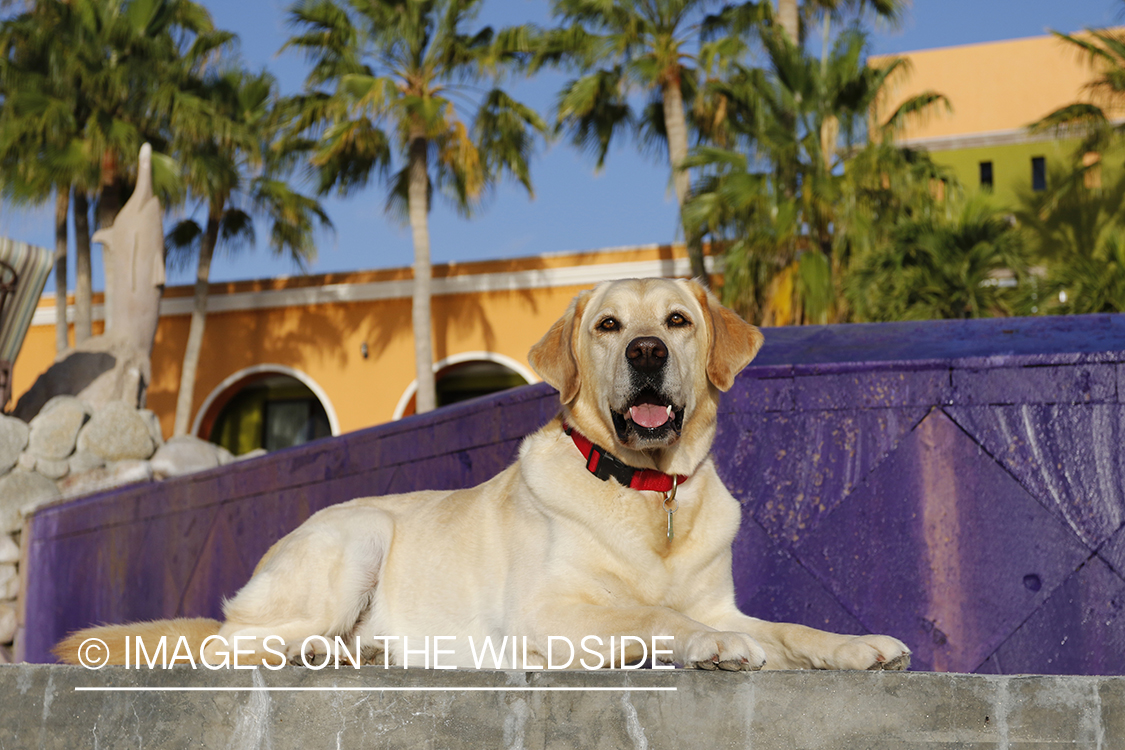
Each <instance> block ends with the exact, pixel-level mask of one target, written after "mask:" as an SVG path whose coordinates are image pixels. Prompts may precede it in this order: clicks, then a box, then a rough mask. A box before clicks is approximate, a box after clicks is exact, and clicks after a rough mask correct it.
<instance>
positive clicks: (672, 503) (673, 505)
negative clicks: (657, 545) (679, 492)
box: [664, 475, 680, 542]
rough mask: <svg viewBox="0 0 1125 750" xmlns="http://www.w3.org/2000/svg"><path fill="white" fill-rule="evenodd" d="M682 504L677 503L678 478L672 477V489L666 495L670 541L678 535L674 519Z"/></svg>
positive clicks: (665, 508) (665, 507)
mask: <svg viewBox="0 0 1125 750" xmlns="http://www.w3.org/2000/svg"><path fill="white" fill-rule="evenodd" d="M679 507H680V504H679V503H678V502H676V476H675V475H673V476H672V489H671V490H669V491H668V492H665V493H664V510H665V512H667V513H668V541H669V542H670V541H672V538H673V537H674V536H675V535H676V532H675V529H674V528H673V525H672V517H673V515H674V514H675V512H676V511H677V510H678V509H679Z"/></svg>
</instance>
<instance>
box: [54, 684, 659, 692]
mask: <svg viewBox="0 0 1125 750" xmlns="http://www.w3.org/2000/svg"><path fill="white" fill-rule="evenodd" d="M677 690H679V688H676V687H555V686H550V687H481V686H467V687H377V686H375V687H268V686H267V687H254V686H247V687H186V686H185V687H75V688H74V692H76V693H79V692H82V693H260V692H272V693H316V692H325V693H338V692H353V693H354V692H380V693H513V692H515V693H529V692H548V693H577V692H618V693H622V692H624V693H644V692H649V693H668V692H675V691H677Z"/></svg>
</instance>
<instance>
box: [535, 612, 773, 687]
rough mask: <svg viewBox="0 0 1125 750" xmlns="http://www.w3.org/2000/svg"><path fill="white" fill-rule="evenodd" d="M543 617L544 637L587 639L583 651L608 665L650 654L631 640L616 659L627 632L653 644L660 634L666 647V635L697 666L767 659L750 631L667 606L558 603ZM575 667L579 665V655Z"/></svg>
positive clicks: (757, 665) (674, 655) (736, 666)
mask: <svg viewBox="0 0 1125 750" xmlns="http://www.w3.org/2000/svg"><path fill="white" fill-rule="evenodd" d="M540 622H541V623H544V624H545V625H544V626H543V627H540V628H537V630H539V632H540V640H541V641H542V642H546V640H547V636H550V635H555V636H565V637H566V638H567V639H569V640H570V642H571V643H573V644H576V645H578V644H581V645H580V647H581V649H582V650H583V651H586V652H588V653H589V654H594V653H597V654H599V655H600V656H601V657H602V658H603V659H604V662H605V663H606V664H609V663H616V664H620V663H621V662H622V661H625V663H628V662H629V660H636V659H640V658H642V657H643V655H644V654H643V653H642V652H641V647H640V646H639V645H637V644H635V643H632V642H631V643H630V644H629V645H628V646H622V648H624V649H625V653H624V658H621V655H620V654H618V655H617V656H616V657H615V658H614V660H613V661H611V659H610V657H611V656H613V655H612V654H611V653H610V644H611V640H610V638H611V636H616V638H617V640H618V641H619V640H620V638H621V636H632V637H633V638H640V639H642V640H643V641H644V642H645V643H646V644H647V645H648V646H649V647H651V646H653V644H654V639H657V640H656V641H655V643H657V644H658V645H659V647H660V648H665V647H667V646H668V645H669V642H668V640H666V639H671V644H670V645H671V659H670V661H673V662H676V663H679V664H683V665H684V666H686V667H691V668H695V669H724V670H730V671H740V670H757V669H761V668H762V665H763V664H765V663H766V651H765V650H764V649H763V648H762V647H761V645H759V644H758V643H757V642H755V640H754V639H753V638H752V637H751V636H749V635H748V634H747V633H745V632H742V631H737V630H720V629H716V628H712V627H709V626H707V625H704V624H703V623H701V622H696V621H695V620H693V619H691V618H690V617H687V616H685V615H683V614H681V613H679V612H676V611H675V610H672V609H668V608H666V607H648V606H632V607H613V606H604V605H595V604H585V603H565V604H563V603H555V604H553V605H551V606H550V607H549V608H547V609H546V610H545V611H544V612H543V616H542V619H541V620H540ZM547 623H549V624H547ZM591 636H595V637H594V638H591ZM574 666H578V663H577V660H576V663H575V665H574Z"/></svg>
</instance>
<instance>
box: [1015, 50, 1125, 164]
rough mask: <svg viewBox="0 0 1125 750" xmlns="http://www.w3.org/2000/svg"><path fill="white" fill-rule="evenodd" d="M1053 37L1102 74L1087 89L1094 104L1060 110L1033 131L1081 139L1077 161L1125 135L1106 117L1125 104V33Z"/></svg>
mask: <svg viewBox="0 0 1125 750" xmlns="http://www.w3.org/2000/svg"><path fill="white" fill-rule="evenodd" d="M1052 33H1054V35H1055V36H1056V37H1058V38H1059V39H1061V40H1062V41H1064V42H1066V43H1067V44H1069V45H1071V46H1073V47H1074V48H1075V49H1076V50H1077V51H1078V52H1080V53H1081V54H1083V55H1084V56H1085V57H1086V58H1087V60H1088V61H1089V63H1090V65H1091V67H1093V68H1094V69H1095V70H1098V71H1099V73H1098V75H1097V76H1096V77H1095V78H1093V80H1091V81H1090V82H1089V83H1088V84H1087V86H1086V88H1087V89H1088V90H1089V92H1090V94H1091V101H1086V102H1074V103H1073V104H1068V105H1066V106H1063V107H1060V108H1058V109H1056V110H1055V111H1054V112H1051V113H1050V114H1048V115H1046V116H1045V117H1044V118H1043V119H1041V120H1040V121H1039V122H1036V123H1034V124H1033V125H1032V126H1031V129H1032V130H1033V131H1042V130H1047V129H1054V130H1056V131H1067V132H1069V133H1071V134H1073V133H1078V134H1080V135H1082V136H1083V138H1082V139H1081V142H1080V143H1079V149H1078V151H1077V156H1078V157H1081V156H1082V155H1084V154H1085V153H1087V152H1089V151H1096V152H1101V151H1104V150H1105V149H1106V148H1108V147H1109V146H1110V144H1111V143H1112V142H1113V141H1114V140H1116V139H1117V138H1118V137H1119V136H1120V135H1122V134H1125V123H1122V122H1120V120H1118V119H1114V118H1113V117H1111V114H1107V110H1110V112H1111V113H1112V111H1113V110H1115V109H1117V108H1119V107H1120V105H1121V102H1122V101H1123V100H1125V33H1122V32H1121V31H1119V30H1115V29H1099V30H1087V32H1086V35H1085V36H1077V35H1073V34H1060V33H1059V32H1057V31H1056V32H1052ZM1086 166H1087V167H1088V166H1090V165H1086Z"/></svg>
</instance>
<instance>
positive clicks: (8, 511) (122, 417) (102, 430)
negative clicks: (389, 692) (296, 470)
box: [0, 396, 262, 664]
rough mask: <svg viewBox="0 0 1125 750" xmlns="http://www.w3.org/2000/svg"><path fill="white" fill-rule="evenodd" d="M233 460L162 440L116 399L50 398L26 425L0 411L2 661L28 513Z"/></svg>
mask: <svg viewBox="0 0 1125 750" xmlns="http://www.w3.org/2000/svg"><path fill="white" fill-rule="evenodd" d="M261 452H262V451H257V452H255V453H254V454H255V455H258V454H260V453H261ZM250 455H251V454H247V455H246V456H244V458H248V457H250ZM233 460H235V459H234V456H232V455H231V453H230V452H229V451H227V450H226V449H225V448H222V447H220V446H217V445H214V444H212V443H209V442H207V441H205V440H200V439H199V438H195V437H190V436H185V437H174V438H171V439H170V440H167V441H165V440H164V437H163V435H162V434H161V431H160V422H159V420H158V419H157V418H156V415H155V414H153V413H152V412H151V411H149V410H148V409H133V408H132V407H131V406H129V405H128V404H126V403H125V402H122V401H110V402H108V403H106V404H105V405H103V406H101V407H100V408H95V407H93V406H92V405H91V404H90V403H89V402H87V401H84V400H82V399H79V398H76V397H74V396H56V397H54V398H52V399H51V400H49V401H47V402H46V403H45V404H44V405H43V407H42V409H40V410H39V412H38V414H36V415H35V416H34V417H33V418H32V419H31V421H30V423H28V422H24V421H23V420H21V419H18V418H16V417H11V416H5V415H3V414H0V664H3V663H7V662H11V661H12V653H13V649H12V642H13V639H14V638H15V635H16V632H17V630H18V627H19V623H18V612H19V607H18V600H19V595H20V571H19V565H20V545H19V543H20V533H21V529H22V527H23V522H24V518H25V517H26V516H27V515H28V514H29V513H31V512H32V511H34V510H35V509H36V508H39V507H41V506H43V505H46V504H48V503H52V502H57V501H60V500H69V499H72V498H75V497H78V496H80V495H89V494H92V493H95V492H101V491H104V490H108V489H111V488H114V487H120V486H122V485H126V484H133V483H136V482H151V481H153V480H159V479H165V478H167V477H173V476H179V475H181V474H188V473H191V472H195V471H204V470H206V469H213V468H215V467H217V466H221V465H224V464H228V463H230V462H231V461H233Z"/></svg>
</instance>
